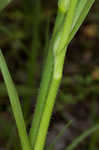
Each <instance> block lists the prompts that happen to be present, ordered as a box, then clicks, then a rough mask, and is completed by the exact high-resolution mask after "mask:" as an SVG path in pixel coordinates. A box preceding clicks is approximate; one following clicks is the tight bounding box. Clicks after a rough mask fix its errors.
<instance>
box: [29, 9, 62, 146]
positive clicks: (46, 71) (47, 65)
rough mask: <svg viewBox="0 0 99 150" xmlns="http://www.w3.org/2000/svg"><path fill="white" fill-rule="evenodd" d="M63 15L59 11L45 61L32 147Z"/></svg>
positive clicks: (32, 129) (31, 139)
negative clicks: (54, 45) (55, 41)
mask: <svg viewBox="0 0 99 150" xmlns="http://www.w3.org/2000/svg"><path fill="white" fill-rule="evenodd" d="M63 17H64V14H63V13H61V12H59V13H58V15H57V19H56V23H55V27H54V30H53V35H52V39H51V41H50V44H49V48H48V49H49V50H48V56H47V59H46V61H45V66H44V71H43V75H42V80H41V84H40V89H39V93H38V98H37V104H36V109H35V112H34V115H33V121H32V125H31V129H30V141H31V143H32V147H34V144H35V141H36V138H37V134H38V130H39V125H40V121H41V116H42V113H43V109H44V106H45V101H46V95H47V93H48V89H49V84H50V81H51V75H52V70H53V52H52V46H51V45H52V42H53V40H54V35H55V33H56V31H57V30H58V28H59V25H60V22H61V21H62V20H63Z"/></svg>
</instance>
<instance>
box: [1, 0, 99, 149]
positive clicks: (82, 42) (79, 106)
mask: <svg viewBox="0 0 99 150" xmlns="http://www.w3.org/2000/svg"><path fill="white" fill-rule="evenodd" d="M56 13H57V1H56V0H54V1H53V0H47V1H46V0H42V1H41V2H40V0H21V1H19V0H15V1H13V2H12V3H11V4H10V5H9V6H8V7H7V8H6V9H5V10H3V11H2V12H1V13H0V47H1V48H2V51H3V54H4V56H5V58H6V62H7V65H8V67H9V70H10V73H11V76H12V78H13V81H14V83H15V85H16V88H17V90H18V93H19V95H20V100H21V104H22V109H23V112H24V117H25V121H26V124H27V127H28V128H27V129H29V127H30V123H31V119H32V113H33V111H34V108H35V102H36V97H37V92H38V89H39V85H40V79H41V73H42V70H43V66H44V60H45V57H46V53H47V50H48V44H49V39H50V37H51V34H52V30H53V25H54V22H55V17H56ZM63 74H64V76H63V79H62V83H61V87H60V90H59V92H58V96H57V100H56V104H55V107H54V111H53V116H52V119H51V124H50V127H49V132H48V138H47V144H50V143H52V141H53V139H55V137H56V136H57V135H58V133H59V132H60V131H61V130H62V129H63V128H64V126H65V125H66V123H67V122H68V121H69V120H72V124H71V126H70V127H69V128H68V129H67V130H66V131H65V132H64V134H63V135H62V136H61V137H60V139H59V140H58V141H57V142H56V145H55V147H54V149H55V150H56V149H57V150H64V149H65V148H66V146H67V145H68V144H70V143H71V141H73V140H74V139H75V138H76V137H77V136H78V135H80V134H81V133H83V132H84V131H86V130H87V129H88V128H90V127H92V126H93V125H95V124H97V123H99V1H98V0H96V2H95V4H94V6H93V8H92V9H91V11H90V13H89V15H88V16H87V18H86V20H85V21H84V23H83V25H82V26H81V28H80V30H79V31H78V33H77V34H76V36H75V38H74V39H73V40H72V42H71V44H70V45H69V47H68V51H67V57H66V60H65V65H64V73H63ZM98 139H99V131H97V132H96V133H94V134H92V135H91V136H90V137H88V138H87V139H86V140H84V141H83V142H82V143H81V144H80V145H79V146H78V147H77V148H76V150H98V149H99V140H98ZM11 149H14V150H18V149H20V144H19V139H18V134H17V129H16V126H15V121H14V118H13V115H12V111H11V107H10V104H9V99H8V96H7V91H6V88H5V85H4V81H3V79H2V75H1V73H0V150H11Z"/></svg>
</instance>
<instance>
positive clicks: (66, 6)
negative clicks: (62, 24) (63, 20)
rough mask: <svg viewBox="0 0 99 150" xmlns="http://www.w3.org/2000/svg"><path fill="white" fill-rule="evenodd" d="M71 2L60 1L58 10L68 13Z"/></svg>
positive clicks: (66, 0) (67, 0)
mask: <svg viewBox="0 0 99 150" xmlns="http://www.w3.org/2000/svg"><path fill="white" fill-rule="evenodd" d="M69 4H70V0H58V8H59V10H60V11H61V12H63V13H66V12H67V11H68V9H69Z"/></svg>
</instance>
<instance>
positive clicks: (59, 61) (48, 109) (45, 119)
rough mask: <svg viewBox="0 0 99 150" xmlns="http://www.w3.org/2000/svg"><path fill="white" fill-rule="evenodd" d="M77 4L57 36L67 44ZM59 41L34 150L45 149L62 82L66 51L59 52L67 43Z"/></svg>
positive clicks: (73, 6) (73, 3) (73, 4)
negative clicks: (53, 110)
mask: <svg viewBox="0 0 99 150" xmlns="http://www.w3.org/2000/svg"><path fill="white" fill-rule="evenodd" d="M76 3H77V0H72V1H71V6H70V10H69V12H68V14H67V19H66V22H65V23H66V24H64V26H63V28H62V31H61V32H59V34H58V35H57V36H60V37H58V38H59V39H62V40H63V38H64V36H66V39H65V41H66V42H67V39H68V36H69V33H70V30H71V25H72V21H73V14H74V11H75V7H76ZM70 16H71V17H70ZM65 25H66V26H65ZM65 28H67V31H66V32H65V33H67V35H64V31H65ZM57 40H58V39H57V37H56V38H55V41H53V47H52V51H53V53H56V56H54V58H53V62H54V64H53V72H52V74H51V81H50V86H49V89H48V91H47V96H46V102H45V107H44V108H43V109H44V110H43V113H42V118H41V122H40V127H39V131H38V135H37V139H36V143H35V147H34V150H42V149H43V147H44V143H45V139H46V134H47V130H48V126H49V122H50V118H51V114H52V109H53V106H54V103H55V98H56V95H57V92H58V88H59V85H60V81H61V78H62V71H63V64H64V58H65V52H66V50H65V49H64V51H62V53H60V54H59V53H57V51H59V50H60V49H61V47H63V46H64V42H65V41H62V40H60V41H61V42H60V43H58V44H59V45H57ZM54 42H55V43H54ZM55 45H57V46H58V47H56V46H55ZM60 45H61V46H60ZM54 48H55V49H54Z"/></svg>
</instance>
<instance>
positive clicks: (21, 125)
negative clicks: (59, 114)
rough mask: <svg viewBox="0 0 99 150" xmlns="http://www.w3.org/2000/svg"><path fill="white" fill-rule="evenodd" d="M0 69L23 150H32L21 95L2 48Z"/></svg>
mask: <svg viewBox="0 0 99 150" xmlns="http://www.w3.org/2000/svg"><path fill="white" fill-rule="evenodd" d="M0 69H1V72H2V75H3V78H4V81H5V84H6V88H7V91H8V95H9V98H10V103H11V106H12V111H13V114H14V117H15V120H16V124H17V128H18V132H19V137H20V141H21V145H22V148H23V150H31V148H30V143H29V139H28V135H27V131H26V127H25V122H24V118H23V113H22V110H21V106H20V102H19V97H18V94H17V92H16V89H15V86H14V84H13V81H12V79H11V76H10V73H9V70H8V68H7V65H6V62H5V59H4V56H3V54H2V52H1V50H0Z"/></svg>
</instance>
